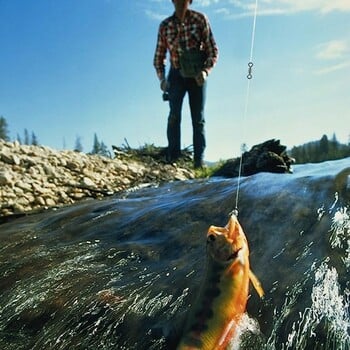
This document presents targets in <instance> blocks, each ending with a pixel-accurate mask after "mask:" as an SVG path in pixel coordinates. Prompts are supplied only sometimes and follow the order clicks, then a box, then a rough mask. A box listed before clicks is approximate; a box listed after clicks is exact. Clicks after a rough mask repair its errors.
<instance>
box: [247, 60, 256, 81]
mask: <svg viewBox="0 0 350 350" xmlns="http://www.w3.org/2000/svg"><path fill="white" fill-rule="evenodd" d="M253 66H254V63H253V62H249V63H248V75H247V78H248V79H252V78H253V74H252V71H253Z"/></svg>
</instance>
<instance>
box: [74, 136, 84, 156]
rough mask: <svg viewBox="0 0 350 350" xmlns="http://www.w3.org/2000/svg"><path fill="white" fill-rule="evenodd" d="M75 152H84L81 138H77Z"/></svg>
mask: <svg viewBox="0 0 350 350" xmlns="http://www.w3.org/2000/svg"><path fill="white" fill-rule="evenodd" d="M74 151H75V152H83V145H82V143H81V137H80V136H77V137H76V139H75V147H74Z"/></svg>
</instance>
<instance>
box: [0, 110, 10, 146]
mask: <svg viewBox="0 0 350 350" xmlns="http://www.w3.org/2000/svg"><path fill="white" fill-rule="evenodd" d="M0 139H3V140H4V141H10V137H9V133H8V125H7V121H6V119H5V118H4V117H3V116H0Z"/></svg>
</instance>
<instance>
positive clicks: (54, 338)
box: [0, 158, 350, 350]
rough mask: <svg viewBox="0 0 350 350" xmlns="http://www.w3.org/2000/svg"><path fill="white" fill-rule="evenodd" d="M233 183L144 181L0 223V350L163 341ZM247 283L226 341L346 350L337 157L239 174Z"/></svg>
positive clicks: (222, 220) (348, 285)
mask: <svg viewBox="0 0 350 350" xmlns="http://www.w3.org/2000/svg"><path fill="white" fill-rule="evenodd" d="M236 188H237V179H221V178H214V179H208V180H195V181H186V182H174V183H170V184H166V185H162V186H160V187H157V188H154V187H151V188H143V189H138V190H135V191H129V192H127V193H123V194H120V195H118V196H114V197H110V198H107V199H104V200H101V201H96V200H91V201H86V202H83V203H79V204H77V205H74V206H71V207H67V208H62V209H60V210H57V211H50V212H45V213H42V214H38V215H32V216H28V217H24V218H20V219H16V220H14V221H12V222H8V223H5V224H2V225H0V242H1V243H0V349H4V350H12V349H16V350H20V349H125V350H127V349H140V350H143V349H145V350H146V349H157V350H158V349H174V348H176V344H177V343H178V341H179V337H180V335H181V330H182V328H183V325H184V321H185V319H186V315H187V314H188V311H189V308H190V305H191V304H192V303H193V301H194V299H195V298H196V296H197V294H198V288H199V287H200V281H201V279H202V277H203V274H204V268H205V262H206V252H205V245H206V242H205V241H206V231H207V230H208V227H209V226H210V225H216V226H224V225H225V224H226V222H227V219H228V214H229V212H230V211H231V210H232V209H233V207H234V204H235V195H236ZM239 195H240V196H239V216H238V217H239V220H240V223H241V225H242V227H243V229H244V231H245V233H246V235H247V238H248V241H249V245H250V260H251V267H252V270H253V271H254V273H255V275H256V276H257V277H258V278H259V279H260V281H261V283H262V285H263V287H264V290H265V293H266V297H265V299H264V300H260V299H259V298H258V296H257V294H256V292H255V291H254V290H253V289H251V297H250V299H249V301H248V308H247V313H246V315H244V317H243V319H242V322H241V324H240V327H239V333H238V334H237V336H236V337H235V339H234V340H233V341H232V343H231V344H230V347H229V348H230V349H252V350H254V349H259V350H260V349H266V350H287V349H296V350H303V349H312V350H314V349H336V350H349V349H350V334H349V332H350V316H349V312H350V309H349V303H350V282H349V270H350V218H349V217H350V212H349V203H350V159H349V158H347V159H343V160H339V161H333V162H325V163H321V164H312V165H299V166H296V167H295V168H294V174H268V173H260V174H256V175H253V176H249V177H244V178H242V180H241V186H240V192H239Z"/></svg>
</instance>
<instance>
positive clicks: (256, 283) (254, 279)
mask: <svg viewBox="0 0 350 350" xmlns="http://www.w3.org/2000/svg"><path fill="white" fill-rule="evenodd" d="M249 279H250V281H251V282H252V284H253V286H254V288H255V290H256V291H257V293H258V294H259V297H260V298H262V297H263V296H264V294H265V293H264V290H263V288H262V286H261V283H260V281H259V280H258V278H257V277H256V276H255V275H254V273H253V271H252V270H249Z"/></svg>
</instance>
